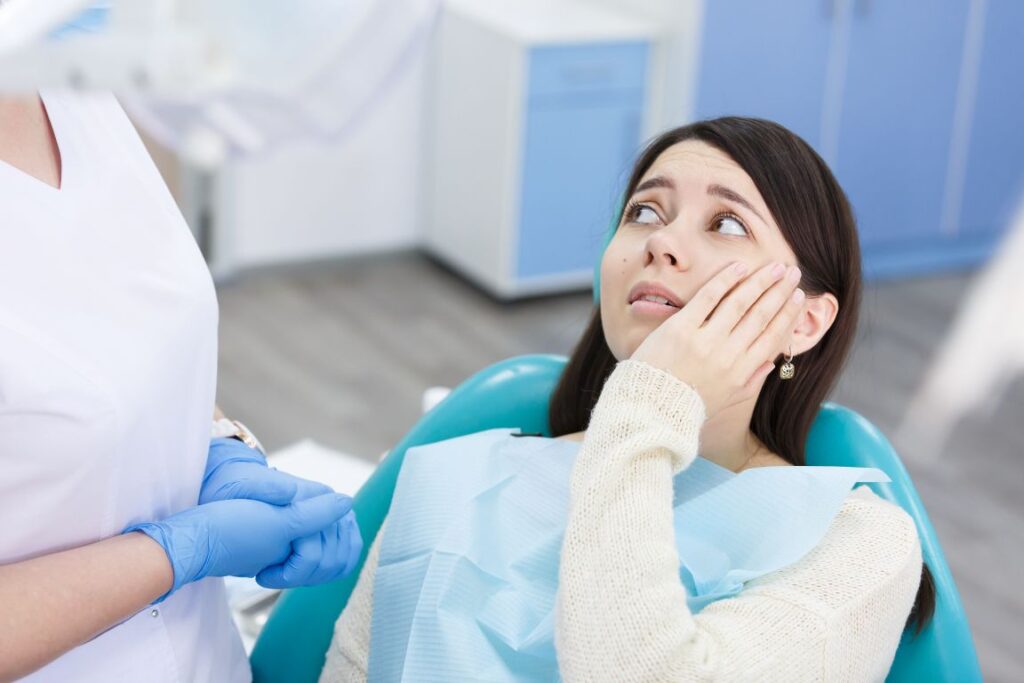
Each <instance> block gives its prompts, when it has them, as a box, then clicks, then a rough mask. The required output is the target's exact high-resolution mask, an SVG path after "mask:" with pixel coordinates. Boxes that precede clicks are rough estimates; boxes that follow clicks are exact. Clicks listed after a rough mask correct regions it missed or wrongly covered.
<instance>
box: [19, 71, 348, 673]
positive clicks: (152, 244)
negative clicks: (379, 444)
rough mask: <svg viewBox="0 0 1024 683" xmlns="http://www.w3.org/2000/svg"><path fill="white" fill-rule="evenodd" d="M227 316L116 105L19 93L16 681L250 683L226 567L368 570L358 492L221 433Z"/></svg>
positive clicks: (310, 575) (304, 572) (312, 575)
mask: <svg viewBox="0 0 1024 683" xmlns="http://www.w3.org/2000/svg"><path fill="white" fill-rule="evenodd" d="M217 319H218V313H217V302H216V298H215V292H214V288H213V285H212V282H211V278H210V275H209V272H208V270H207V268H206V265H205V263H204V262H203V259H202V257H201V254H200V253H199V250H198V249H197V247H196V244H195V242H194V240H193V237H192V234H191V232H190V231H189V229H188V227H187V226H186V225H185V223H184V221H183V219H182V217H181V214H180V213H179V211H178V209H177V207H176V206H175V204H174V202H173V200H172V197H171V196H170V194H169V192H168V191H167V189H166V187H165V185H164V183H163V181H162V180H161V178H160V176H159V175H158V173H157V170H156V168H155V167H154V165H153V163H152V161H151V160H150V158H149V156H148V154H147V153H146V151H145V149H144V147H143V145H142V143H141V141H140V139H139V137H138V135H137V133H136V131H135V130H134V128H133V127H132V125H131V123H130V122H129V121H128V119H127V117H126V116H125V114H124V112H123V110H122V109H121V107H120V106H119V104H118V103H117V101H116V100H115V99H114V98H113V97H112V96H111V95H108V94H76V93H65V92H56V91H54V92H45V91H44V92H43V93H41V94H40V96H39V97H28V98H20V99H0V681H6V680H15V679H18V678H19V677H23V676H27V678H26V679H25V680H28V681H60V682H61V683H64V682H66V681H97V682H98V681H104V682H109V681H133V682H134V681H147V682H149V681H152V682H161V681H168V682H171V681H174V682H183V683H184V682H187V683H192V682H202V681H218V682H220V681H224V682H235V681H249V680H250V679H251V673H250V670H249V665H248V661H247V658H246V656H245V653H244V651H243V648H242V645H241V642H240V639H239V636H238V633H237V632H236V630H235V628H234V625H233V623H232V620H231V616H230V613H229V610H228V606H227V602H226V600H225V595H224V587H223V581H222V580H221V579H220V578H214V577H216V576H224V575H229V574H235V575H248V576H252V575H254V574H257V572H259V577H260V579H261V581H262V582H264V583H265V585H276V586H291V585H305V584H311V583H320V582H323V581H327V580H333V579H335V578H338V577H339V576H342V575H344V574H346V573H347V572H349V571H351V569H352V567H353V565H354V563H355V560H356V559H358V556H359V554H360V552H361V550H362V544H361V539H359V538H358V529H357V528H356V527H355V525H354V519H353V517H352V513H351V512H349V509H350V507H351V500H350V499H348V498H347V497H346V496H341V495H340V494H334V493H333V492H330V491H329V489H326V488H325V487H322V486H320V487H318V486H317V485H313V484H311V483H310V482H303V481H301V480H296V481H289V479H290V478H289V477H287V475H283V474H280V473H277V472H275V471H273V470H269V469H268V468H267V467H266V465H265V461H264V460H263V459H262V455H261V454H259V452H258V451H257V450H255V449H252V448H249V447H247V446H245V445H244V444H243V443H242V442H241V441H237V440H231V441H230V443H229V444H227V445H225V444H226V442H225V440H223V439H221V440H219V441H220V445H219V446H218V448H219V450H217V449H214V448H213V447H211V443H216V442H217V441H218V440H216V439H215V440H214V441H213V442H211V419H212V417H213V415H214V411H215V404H214V399H215V389H216V374H217ZM222 424H223V423H222ZM229 431H230V430H229ZM240 436H246V435H244V434H240ZM250 443H251V442H250ZM230 444H236V445H237V448H236V447H234V446H231V445H230ZM215 450H216V453H218V455H215ZM247 468H248V469H247ZM267 481H269V483H270V488H271V489H275V490H274V491H272V492H270V493H267V495H266V496H264V498H265V499H266V500H263V501H261V500H252V499H253V498H256V499H259V498H260V497H261V494H260V492H259V490H256V492H255V493H253V489H252V487H250V489H247V488H246V487H247V485H248V484H252V483H253V482H256V483H257V484H260V483H261V482H262V483H266V482H267ZM282 487H283V488H282ZM256 489H259V487H258V486H257V487H256ZM282 490H283V491H284V492H283V493H282ZM303 491H305V493H303ZM211 501H213V502H211ZM199 503H203V504H199ZM129 527H132V530H129V531H127V532H126V529H128V528H129ZM289 575H290V576H289ZM204 577H206V578H204Z"/></svg>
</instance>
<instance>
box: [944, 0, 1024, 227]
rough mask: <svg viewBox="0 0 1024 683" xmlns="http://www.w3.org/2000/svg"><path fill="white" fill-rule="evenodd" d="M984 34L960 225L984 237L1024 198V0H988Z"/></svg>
mask: <svg viewBox="0 0 1024 683" xmlns="http://www.w3.org/2000/svg"><path fill="white" fill-rule="evenodd" d="M982 35H983V36H984V39H983V40H982V44H981V49H980V54H979V57H980V59H979V62H978V68H977V76H976V80H975V83H976V86H975V92H976V96H975V99H974V106H973V110H972V112H971V116H970V123H971V126H970V138H969V139H970V144H969V147H968V151H967V164H966V168H965V172H964V183H963V191H962V192H963V194H962V199H961V201H960V202H959V204H960V207H961V210H960V212H959V219H960V220H959V226H960V229H961V231H962V232H963V233H964V234H965V235H967V236H968V237H970V238H973V239H976V240H980V241H982V242H985V241H990V240H991V239H992V237H993V236H998V234H999V233H1000V232H1002V231H1003V230H1004V229H1005V228H1006V226H1008V225H1009V224H1010V220H1011V219H1012V217H1013V214H1014V212H1015V211H1017V210H1018V209H1019V208H1020V206H1021V203H1022V202H1024V132H1022V127H1024V51H1022V49H1021V42H1022V40H1024V2H1021V0H988V2H987V3H985V14H984V16H983V17H982Z"/></svg>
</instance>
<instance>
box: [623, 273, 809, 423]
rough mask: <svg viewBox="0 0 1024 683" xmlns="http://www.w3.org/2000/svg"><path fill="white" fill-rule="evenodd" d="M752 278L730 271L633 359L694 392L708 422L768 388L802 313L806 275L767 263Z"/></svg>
mask: <svg viewBox="0 0 1024 683" xmlns="http://www.w3.org/2000/svg"><path fill="white" fill-rule="evenodd" d="M745 276H746V267H745V266H744V264H730V265H729V266H727V267H726V268H725V269H723V270H722V271H721V272H719V273H718V274H717V275H715V276H714V277H713V278H711V279H710V280H709V281H708V282H707V283H705V284H704V286H703V287H701V288H700V290H699V291H698V292H697V294H696V295H695V296H694V297H693V299H691V300H690V302H689V303H687V304H686V305H685V306H683V308H682V309H681V310H680V311H679V312H678V313H676V314H675V315H673V316H672V317H671V318H669V319H668V320H666V321H665V322H664V323H662V324H661V325H660V326H659V327H658V328H657V329H656V330H654V331H653V332H651V334H650V335H648V337H647V339H645V340H644V341H643V343H641V344H640V346H639V347H638V348H637V350H636V351H635V352H634V353H633V356H632V359H633V360H639V361H643V362H645V363H647V364H649V365H652V366H654V367H656V368H660V369H662V370H665V371H666V372H669V373H671V374H673V375H675V376H676V377H678V378H679V379H680V380H682V381H683V382H686V383H687V384H689V385H690V386H691V387H693V388H694V389H695V390H696V391H697V393H698V394H700V397H701V399H702V400H703V401H704V407H705V411H706V414H707V416H708V417H709V418H710V417H711V416H712V415H714V414H716V413H717V412H718V411H719V410H721V409H722V408H723V407H725V406H726V405H727V404H728V403H730V402H731V401H732V400H734V399H735V397H736V396H737V395H738V394H740V395H744V396H745V395H747V394H751V395H752V394H753V392H755V391H756V390H757V389H758V388H759V387H760V386H761V383H762V382H763V380H764V379H765V377H767V376H768V374H769V373H770V372H771V371H772V369H773V368H774V367H775V366H774V365H773V361H774V359H775V357H776V356H777V355H778V350H779V349H780V348H785V342H786V339H787V337H788V336H789V335H790V333H791V332H792V330H793V325H794V323H795V322H796V319H797V316H798V314H799V313H800V311H801V310H802V308H803V304H804V293H803V291H802V290H797V289H796V286H797V283H798V282H799V281H800V271H799V269H797V268H795V267H791V268H789V269H787V268H785V266H784V265H783V264H780V263H776V264H768V265H767V266H765V267H764V268H761V269H760V270H758V271H756V272H754V273H753V274H752V275H750V276H749V277H746V278H745ZM744 278H745V279H744Z"/></svg>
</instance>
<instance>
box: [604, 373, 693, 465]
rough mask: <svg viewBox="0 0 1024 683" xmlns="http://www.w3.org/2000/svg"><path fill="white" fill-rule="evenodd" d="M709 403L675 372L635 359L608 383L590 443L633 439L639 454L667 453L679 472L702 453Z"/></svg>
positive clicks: (613, 375)
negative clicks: (647, 450) (645, 451)
mask: <svg viewBox="0 0 1024 683" xmlns="http://www.w3.org/2000/svg"><path fill="white" fill-rule="evenodd" d="M704 420H705V408H704V402H703V401H702V400H701V397H700V395H699V394H698V393H697V392H696V391H695V390H694V389H693V388H692V387H691V386H689V385H688V384H686V383H685V382H683V381H681V380H680V379H678V378H677V377H675V376H674V375H672V374H671V373H669V372H667V371H665V370H661V369H659V368H655V367H653V366H651V365H649V364H647V363H645V362H642V361H636V360H625V361H621V362H620V363H619V364H618V365H617V366H616V367H615V370H614V371H613V372H612V374H611V376H610V377H609V378H608V381H607V383H606V384H605V386H604V388H603V389H602V391H601V397H600V399H599V400H598V402H597V405H596V406H595V408H594V414H593V416H592V417H591V420H590V426H589V428H588V430H587V432H588V438H589V437H590V436H591V435H593V436H598V435H600V438H601V440H607V439H613V440H616V441H620V440H626V439H629V440H630V441H631V442H633V443H634V444H635V445H636V447H637V448H638V449H643V448H665V449H667V450H668V451H670V452H671V453H672V463H673V470H674V471H678V470H680V469H682V468H684V467H686V466H687V465H689V463H690V462H691V461H692V459H693V458H694V457H695V456H696V454H697V448H698V443H699V436H700V429H701V426H702V425H703V424H704Z"/></svg>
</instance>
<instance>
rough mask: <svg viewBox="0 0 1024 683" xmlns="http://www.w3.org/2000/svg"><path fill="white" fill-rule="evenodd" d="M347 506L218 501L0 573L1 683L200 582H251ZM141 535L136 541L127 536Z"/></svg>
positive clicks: (316, 501) (325, 501)
mask: <svg viewBox="0 0 1024 683" xmlns="http://www.w3.org/2000/svg"><path fill="white" fill-rule="evenodd" d="M351 508H352V499H351V498H349V497H348V496H342V495H339V494H336V493H329V494H325V495H322V496H316V497H313V498H308V499H306V500H302V501H297V502H295V503H292V504H291V505H288V506H286V507H279V506H275V505H268V504H266V503H261V502H258V501H253V500H225V501H217V502H213V503H208V504H205V505H200V506H197V507H193V508H188V509H186V510H183V511H181V512H179V513H176V514H174V515H171V516H170V517H168V518H167V519H165V520H163V521H160V522H153V523H145V524H140V525H137V526H136V527H132V528H129V529H128V530H127V532H126V533H125V534H123V535H121V536H117V537H114V538H109V539H106V540H103V541H99V542H97V543H93V544H90V545H86V546H82V547H79V548H75V549H72V550H66V551H62V552H58V553H52V554H49V555H45V556H41V557H37V558H34V559H31V560H25V561H23V562H18V563H14V564H9V565H6V566H0V606H2V607H0V681H10V680H14V679H16V678H19V677H21V676H24V675H26V674H28V673H30V672H32V671H34V670H36V669H38V668H40V667H42V666H43V665H45V664H47V663H48V662H50V661H52V660H54V659H56V658H57V657H59V656H61V655H62V654H64V653H65V652H67V651H68V650H70V649H72V648H74V647H76V646H77V645H81V644H82V643H84V642H86V641H88V640H89V639H91V638H93V637H95V636H96V635H98V634H99V633H101V632H103V631H105V630H106V629H108V628H110V627H112V626H115V625H117V624H119V623H120V622H122V621H124V620H125V619H127V618H129V617H131V616H132V615H134V614H135V613H136V612H138V611H139V610H140V609H144V608H145V607H146V606H147V605H149V604H150V603H152V602H153V601H155V600H162V599H163V598H165V597H167V596H168V595H169V594H171V593H173V592H174V591H176V590H177V589H178V588H180V587H181V586H184V585H185V584H188V583H191V582H193V581H198V580H199V579H202V578H204V577H206V576H229V575H230V576H255V575H256V574H257V573H258V572H260V571H261V570H263V569H264V568H267V567H274V566H277V565H279V564H280V563H282V562H284V561H285V560H286V559H287V558H288V557H289V556H290V555H291V551H292V542H293V541H295V540H297V539H300V538H303V537H306V536H309V535H310V534H314V533H316V532H318V531H319V530H321V529H325V528H329V527H333V526H334V525H335V524H336V522H337V521H338V520H340V519H342V518H343V517H344V516H345V515H347V514H348V513H349V511H350V510H351ZM128 532H141V533H128Z"/></svg>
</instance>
